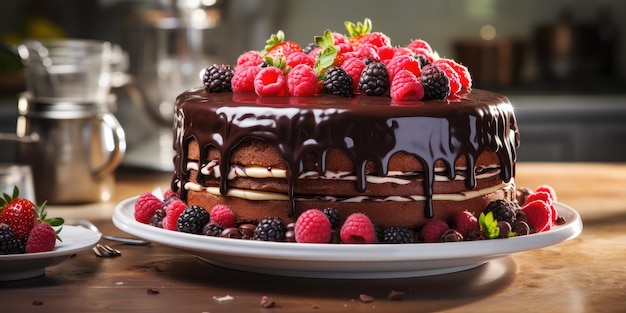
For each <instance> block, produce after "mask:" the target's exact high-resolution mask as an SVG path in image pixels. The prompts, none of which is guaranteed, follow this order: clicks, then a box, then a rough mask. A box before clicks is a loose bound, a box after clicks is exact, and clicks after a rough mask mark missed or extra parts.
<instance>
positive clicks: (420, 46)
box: [406, 39, 433, 54]
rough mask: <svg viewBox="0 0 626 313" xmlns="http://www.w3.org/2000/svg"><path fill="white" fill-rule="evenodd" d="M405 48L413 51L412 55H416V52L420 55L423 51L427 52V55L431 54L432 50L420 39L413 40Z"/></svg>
mask: <svg viewBox="0 0 626 313" xmlns="http://www.w3.org/2000/svg"><path fill="white" fill-rule="evenodd" d="M406 48H407V49H409V50H411V51H413V53H414V54H418V53H417V52H420V53H422V52H424V51H426V52H428V54H432V52H433V48H431V47H430V45H429V44H428V42H427V41H425V40H422V39H415V40H413V41H411V43H409V44H408V45H406Z"/></svg>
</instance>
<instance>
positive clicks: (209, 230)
mask: <svg viewBox="0 0 626 313" xmlns="http://www.w3.org/2000/svg"><path fill="white" fill-rule="evenodd" d="M223 231H224V227H223V226H222V225H220V224H218V223H214V222H208V223H206V224H205V225H204V226H203V227H202V234H203V235H205V236H211V237H220V235H221V234H222V232H223Z"/></svg>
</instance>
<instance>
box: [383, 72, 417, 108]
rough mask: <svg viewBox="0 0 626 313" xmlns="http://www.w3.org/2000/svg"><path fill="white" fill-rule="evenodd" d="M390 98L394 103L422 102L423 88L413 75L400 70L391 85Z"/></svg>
mask: <svg viewBox="0 0 626 313" xmlns="http://www.w3.org/2000/svg"><path fill="white" fill-rule="evenodd" d="M390 93H391V98H392V99H394V100H396V101H407V100H416V101H419V100H422V98H423V97H424V88H423V87H422V84H420V81H419V79H418V78H417V77H415V75H414V74H413V73H412V72H410V71H408V70H400V72H399V73H398V74H397V75H396V77H395V78H394V79H393V82H392V83H391V92H390Z"/></svg>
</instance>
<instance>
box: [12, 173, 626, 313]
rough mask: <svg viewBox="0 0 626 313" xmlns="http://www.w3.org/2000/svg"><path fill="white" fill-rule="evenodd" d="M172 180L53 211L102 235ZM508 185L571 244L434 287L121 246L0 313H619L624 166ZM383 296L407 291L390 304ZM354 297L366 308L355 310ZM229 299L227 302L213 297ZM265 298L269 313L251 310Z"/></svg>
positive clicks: (48, 279) (57, 273)
mask: <svg viewBox="0 0 626 313" xmlns="http://www.w3.org/2000/svg"><path fill="white" fill-rule="evenodd" d="M170 178H171V174H168V173H152V172H137V171H129V170H120V171H119V172H118V174H117V181H118V184H117V188H116V193H115V199H114V200H113V201H111V202H110V203H102V204H96V205H88V206H79V207H72V208H67V207H52V208H51V209H50V211H51V215H62V216H65V217H66V219H67V220H68V221H69V222H71V221H72V220H73V219H79V218H89V219H91V220H93V221H95V222H96V223H97V224H98V226H100V227H101V229H102V230H103V231H104V232H106V233H109V234H117V235H123V233H122V232H121V231H119V230H118V229H117V228H115V226H113V224H112V223H111V221H110V216H111V213H112V211H113V209H114V207H115V204H116V203H117V202H118V201H120V200H122V199H125V198H128V197H131V196H134V195H137V194H139V193H141V192H144V191H150V190H152V189H153V188H155V187H162V188H167V187H168V185H169V180H170ZM516 181H517V184H518V185H519V186H527V187H535V186H537V185H539V184H544V183H546V184H550V185H552V186H553V187H555V188H556V190H557V192H558V196H559V201H560V202H563V203H566V204H568V205H570V206H572V207H574V208H575V209H576V210H577V211H578V212H579V213H580V214H581V216H582V219H583V222H584V230H583V233H582V234H581V235H580V236H579V237H578V238H575V239H573V240H570V241H567V242H564V243H561V244H558V245H555V246H551V247H547V248H543V249H538V250H533V251H526V252H522V253H516V254H513V255H511V256H508V257H504V258H502V259H497V260H495V261H491V262H489V263H487V264H485V265H483V266H480V267H478V268H475V269H472V270H468V271H464V272H459V273H453V274H447V275H439V276H432V277H422V278H406V279H388V280H325V279H308V278H289V277H278V276H270V275H263V274H253V273H246V272H239V271H235V270H228V269H223V268H220V267H216V266H213V265H209V264H206V263H204V262H202V261H200V260H199V259H197V258H196V257H195V256H193V255H190V254H188V253H186V252H182V251H179V250H177V249H173V248H169V247H164V246H160V245H158V244H151V245H149V246H143V247H138V246H127V245H121V244H116V243H111V242H106V243H108V244H110V245H115V246H116V247H117V248H118V249H120V250H122V256H121V257H117V258H97V257H95V256H94V255H93V254H92V253H91V251H85V252H81V253H79V254H77V255H76V256H75V257H72V258H70V259H68V260H66V261H65V262H63V263H61V264H59V265H57V266H54V267H50V268H48V269H47V271H46V274H45V276H42V277H38V278H33V279H28V280H22V281H13V282H1V283H0V311H2V312H68V311H71V312H104V311H110V312H135V311H137V312H198V313H200V312H211V313H216V312H335V311H338V312H430V311H448V312H591V311H594V312H598V311H603V312H618V311H623V310H624V308H626V296H625V295H626V227H625V226H626V164H545V163H544V164H534V163H532V164H518V166H517V178H516ZM391 290H396V291H402V292H405V295H404V297H403V298H402V300H399V301H390V300H387V299H386V297H387V295H388V293H389V292H390V291H391ZM360 294H367V295H370V296H372V297H374V299H375V300H374V301H373V302H370V303H364V302H361V301H360V300H359V295H360ZM226 295H230V296H232V297H234V299H233V300H231V301H228V302H219V301H217V300H215V299H214V297H218V298H219V297H223V296H226ZM263 296H267V297H270V298H271V299H273V300H274V301H275V303H276V307H274V308H270V309H265V308H261V307H260V305H259V303H260V301H261V298H262V297H263Z"/></svg>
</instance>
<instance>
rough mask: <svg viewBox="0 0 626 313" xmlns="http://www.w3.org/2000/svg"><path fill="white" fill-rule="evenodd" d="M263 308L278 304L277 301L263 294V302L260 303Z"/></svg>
mask: <svg viewBox="0 0 626 313" xmlns="http://www.w3.org/2000/svg"><path fill="white" fill-rule="evenodd" d="M259 305H260V306H261V307H262V308H265V309H269V308H273V307H275V306H276V302H274V300H272V299H270V298H268V297H267V296H263V297H262V298H261V303H260V304H259Z"/></svg>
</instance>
